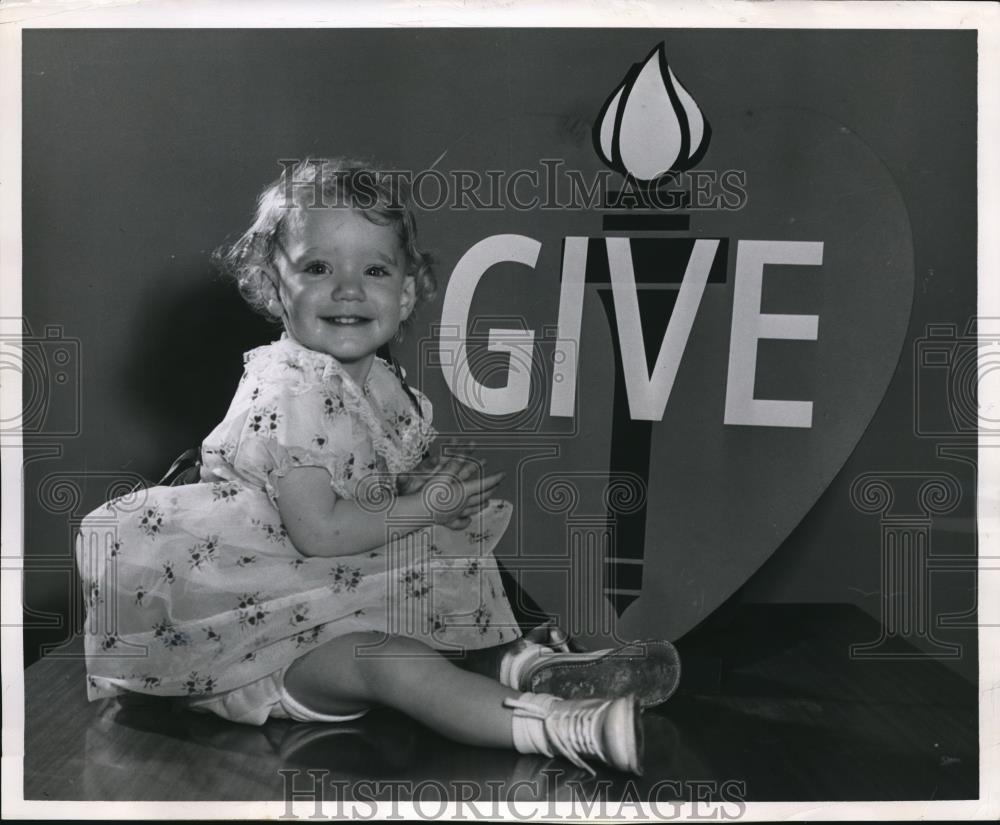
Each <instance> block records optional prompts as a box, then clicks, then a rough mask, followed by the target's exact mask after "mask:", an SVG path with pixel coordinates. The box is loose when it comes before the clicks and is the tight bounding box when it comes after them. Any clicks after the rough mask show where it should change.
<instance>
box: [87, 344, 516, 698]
mask: <svg viewBox="0 0 1000 825" xmlns="http://www.w3.org/2000/svg"><path fill="white" fill-rule="evenodd" d="M244 360H245V370H244V374H243V377H242V379H241V381H240V386H239V388H238V390H237V392H236V395H235V397H234V398H233V401H232V404H231V405H230V408H229V411H228V413H227V414H226V417H225V419H224V420H223V421H222V422H221V423H220V424H219V425H218V426H217V427H216V428H215V429H214V430H213V432H212V433H211V434H210V435H209V436H208V438H207V439H206V440H205V441H204V443H203V444H202V471H201V482H200V483H197V484H187V485H180V486H176V487H152V488H149V489H145V490H140V491H137V492H135V493H130V494H129V495H127V496H124V497H121V498H118V499H115V500H113V501H111V502H109V503H108V504H106V505H104V506H102V507H100V508H98V509H97V510H95V511H94V512H92V513H90V514H89V515H88V516H87V517H86V518H85V519H84V521H83V523H82V526H81V531H80V535H79V537H78V539H77V548H76V553H77V562H78V565H79V568H80V572H81V576H82V579H83V587H84V596H85V601H86V607H87V624H86V634H85V638H86V653H87V673H88V675H87V685H88V697H89V698H90V699H91V700H94V699H99V698H102V697H107V696H113V695H115V694H118V693H122V692H124V691H138V692H142V693H151V694H159V695H166V696H209V695H212V694H216V693H221V692H224V691H229V690H233V689H236V688H239V687H242V686H245V685H248V684H250V683H252V682H255V681H256V680H259V679H261V678H264V677H267V676H269V675H270V674H274V673H276V672H277V671H279V670H281V669H283V668H285V667H287V666H288V665H289V664H291V663H292V662H293V661H295V660H296V659H297V658H299V657H300V656H303V655H304V654H306V653H308V652H309V651H310V650H312V649H314V648H315V647H316V646H317V645H320V644H322V643H323V642H325V641H328V640H330V639H332V638H335V637H337V636H340V635H343V634H346V633H351V632H356V631H362V630H374V631H380V632H388V633H392V634H396V635H404V636H411V637H415V638H419V639H421V640H423V641H425V642H426V643H428V644H430V645H431V646H433V647H435V648H438V649H441V650H461V649H463V648H464V649H474V648H482V647H488V646H492V645H497V644H502V643H504V642H508V641H511V640H512V639H515V638H517V637H518V636H519V635H520V631H519V630H518V628H517V623H516V621H515V619H514V616H513V614H512V612H511V609H510V605H509V603H508V601H507V597H506V595H505V593H504V590H503V586H502V584H501V582H500V578H499V574H498V571H497V568H496V563H495V560H494V558H493V555H492V551H493V548H494V546H495V545H496V543H497V541H498V540H499V538H500V536H501V535H502V534H503V532H504V530H505V529H506V527H507V524H508V522H509V521H510V516H511V509H510V505H509V504H508V503H507V502H504V501H500V500H491V501H490V502H489V504H488V506H487V507H486V509H485V510H483V511H482V513H481V514H479V515H478V516H476V517H475V518H473V521H472V524H470V525H469V527H468V528H466V529H464V530H450V529H448V528H446V527H441V526H433V527H422V528H420V529H418V530H416V531H412V530H411V528H408V527H407V526H406V525H405V524H394V523H393V520H392V515H391V511H389V510H388V509H387V505H388V503H389V502H390V500H391V495H390V494H391V492H392V489H393V488H394V486H395V484H396V480H397V476H398V475H399V474H400V473H403V472H406V471H409V470H412V469H413V468H414V467H416V465H417V464H418V463H419V462H420V461H421V459H422V457H423V455H424V454H425V452H426V450H427V448H428V446H429V444H430V442H431V441H432V439H433V438H434V436H435V432H434V430H433V428H432V427H431V425H430V419H431V406H430V402H429V401H428V400H427V398H426V397H425V396H423V395H422V394H421V393H419V392H417V391H416V390H414V393H415V397H416V398H417V399H418V401H419V403H420V406H421V412H422V413H423V415H420V414H418V413H417V411H416V409H415V408H414V405H413V401H412V400H411V399H410V397H409V396H408V395H407V394H406V393H405V391H404V389H403V387H402V385H401V384H400V382H399V380H398V379H397V378H396V376H395V375H394V373H393V372H392V370H391V369H390V368H389V366H388V365H387V364H386V363H385V362H384V361H382V360H381V359H376V360H375V362H374V363H373V365H372V368H371V371H370V373H369V376H368V378H367V380H366V382H365V385H364V386H363V387H360V386H358V385H357V383H356V382H355V381H354V380H353V379H352V378H351V377H350V376H349V375H348V374H347V373H346V372H344V370H343V368H342V367H341V365H340V364H339V363H338V362H337V361H336V359H334V358H333V357H332V356H329V355H326V354H324V353H319V352H315V351H313V350H309V349H306V348H305V347H303V346H301V345H300V344H298V343H296V342H295V341H293V340H292V339H290V338H288V337H287V336H285V337H282V339H281V340H279V341H276V342H274V343H273V344H270V345H267V346H263V347H259V348H257V349H255V350H252V351H250V352H248V353H247V354H246V355H245V356H244ZM295 467H322V468H325V469H326V470H327V471H328V472H329V474H330V479H331V484H332V486H333V489H334V491H335V492H336V493H337V495H338V496H341V497H343V498H345V499H353V500H356V501H358V502H359V504H361V505H362V506H364V507H370V508H372V509H375V510H380V511H381V512H383V513H384V514H385V518H386V530H387V533H386V539H387V540H386V543H385V545H384V546H382V547H378V548H375V549H373V550H370V551H366V552H364V553H359V554H356V555H350V556H345V555H334V556H330V557H325V556H324V557H319V556H312V557H308V556H304V555H302V554H301V553H299V552H298V551H297V550H296V548H295V547H294V546H293V545H292V543H291V541H290V540H289V537H288V534H287V532H286V531H285V528H284V526H283V525H282V523H281V519H280V516H279V513H278V509H277V504H276V496H277V491H276V488H275V480H276V479H277V478H278V477H280V476H282V475H284V474H286V473H287V472H289V471H290V470H291V469H293V468H295ZM407 530H411V531H410V532H407ZM331 549H335V548H331Z"/></svg>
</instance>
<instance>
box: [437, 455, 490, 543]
mask: <svg viewBox="0 0 1000 825" xmlns="http://www.w3.org/2000/svg"><path fill="white" fill-rule="evenodd" d="M503 478H504V474H503V473H494V474H493V475H489V476H485V477H480V476H479V466H478V465H477V464H476V463H475V462H472V461H469V460H465V459H451V460H449V461H447V462H445V463H444V464H443V465H441V467H440V468H439V469H438V471H437V472H436V473H435V474H434V475H433V476H431V477H430V478H429V479H427V481H426V482H425V483H424V484H423V485H422V488H421V493H422V498H423V503H424V507H425V508H426V509H427V511H428V514H429V515H430V517H431V519H432V520H433V521H434V523H435V524H440V525H443V526H445V527H448V528H449V529H452V530H460V529H462V528H464V527H467V526H468V525H469V523H470V520H471V518H472V516H474V515H475V514H476V513H478V512H479V511H480V510H482V509H483V508H484V507H485V506H486V501H487V500H488V499H489V497H490V494H491V493H492V492H493V490H494V489H495V488H496V486H497V485H498V484H499V483H500V482H501V481H502V480H503Z"/></svg>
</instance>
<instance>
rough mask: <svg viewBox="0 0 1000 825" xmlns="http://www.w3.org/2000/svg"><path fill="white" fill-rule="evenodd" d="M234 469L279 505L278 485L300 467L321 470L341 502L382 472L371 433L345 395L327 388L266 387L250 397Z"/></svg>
mask: <svg viewBox="0 0 1000 825" xmlns="http://www.w3.org/2000/svg"><path fill="white" fill-rule="evenodd" d="M249 402H250V403H249V407H248V410H247V413H246V419H245V421H244V423H243V427H242V431H241V433H240V436H239V440H238V444H237V447H236V453H235V455H234V457H233V466H234V468H235V469H236V470H237V472H239V473H240V474H241V475H243V476H248V477H250V478H252V479H254V480H255V481H257V482H258V483H259V484H260V485H261V486H262V487H263V488H264V490H265V491H266V492H267V494H268V496H270V498H271V500H272V502H275V504H277V496H278V493H277V489H276V487H275V482H276V481H277V479H278V478H280V477H282V476H284V475H287V474H288V472H289V471H291V470H293V469H295V468H297V467H322V468H323V469H325V470H326V471H327V472H329V474H330V484H331V485H332V486H333V489H334V491H335V492H336V493H337V495H339V496H341V497H342V498H349V499H353V498H355V493H356V488H357V484H358V480H359V479H360V478H362V477H364V476H365V475H368V474H370V473H372V472H375V471H377V470H378V469H379V467H378V460H377V456H376V453H375V450H374V447H373V444H372V439H371V433H370V430H369V427H368V426H367V424H366V423H365V421H364V420H363V419H362V418H361V417H360V416H359V415H357V413H356V412H354V411H353V410H352V409H351V406H349V404H348V399H346V398H345V389H344V387H343V386H342V384H341V383H340V382H339V381H337V380H336V379H334V380H333V381H330V382H329V383H327V384H316V383H309V384H303V383H298V384H296V383H295V382H289V381H281V380H277V381H263V382H261V383H259V384H258V385H257V386H256V387H255V388H254V389H253V390H252V391H251V394H250V398H249Z"/></svg>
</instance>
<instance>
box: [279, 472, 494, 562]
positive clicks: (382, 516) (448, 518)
mask: <svg viewBox="0 0 1000 825" xmlns="http://www.w3.org/2000/svg"><path fill="white" fill-rule="evenodd" d="M502 478H503V473H496V474H495V475H492V476H487V477H486V478H483V479H472V480H462V479H459V478H457V477H456V476H454V475H452V476H449V477H446V478H445V477H441V478H440V479H439V480H441V481H443V482H444V483H446V484H448V485H450V487H451V491H450V494H448V495H436V496H424V495H423V493H422V492H419V493H414V494H412V495H401V496H397V497H396V499H395V501H394V502H393V504H392V506H391V508H390V509H389V510H388V512H387V511H376V512H371V511H370V510H367V509H365V508H363V507H359V506H358V504H357V503H356V502H354V501H350V500H348V499H343V498H340V497H339V496H338V495H337V494H336V493H335V492H334V490H333V487H331V486H330V475H329V473H328V472H327V471H326V470H324V469H323V468H321V467H298V468H296V469H294V470H291V471H290V472H289V473H288V474H287V475H285V476H282V477H281V478H279V479H278V480H277V482H276V487H277V491H278V512H279V513H280V514H281V521H282V523H283V524H284V525H285V529H286V530H287V531H288V537H289V538H290V539H291V540H292V544H294V545H295V547H296V549H297V550H298V551H299V552H300V553H302V555H304V556H352V555H354V554H356V553H363V552H364V551H366V550H371V549H372V548H374V547H381V546H382V545H384V544H386V542H387V540H388V531H387V529H386V516H387V515H391V516H392V519H393V525H392V531H393V533H395V534H397V535H398V534H399V533H400V532H401V530H402V532H413V531H414V530H417V529H419V528H420V527H425V526H427V525H430V524H447V523H448V522H452V521H454V520H455V519H456V517H459V518H460V517H462V516H464V515H471V514H472V513H475V512H477V511H478V510H480V509H482V506H483V504H484V503H485V501H486V499H487V498H488V497H489V494H490V492H491V491H492V490H493V488H494V487H496V485H497V484H499V483H500V480H501V479H502ZM435 502H442V504H441V505H440V506H435ZM445 502H446V505H447V507H446V509H445V505H444V504H443V503H445Z"/></svg>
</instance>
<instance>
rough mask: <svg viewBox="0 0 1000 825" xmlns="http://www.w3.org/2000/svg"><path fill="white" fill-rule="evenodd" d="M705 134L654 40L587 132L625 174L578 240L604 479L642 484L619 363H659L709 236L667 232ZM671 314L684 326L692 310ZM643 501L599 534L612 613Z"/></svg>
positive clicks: (722, 265) (642, 537) (682, 222)
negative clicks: (623, 328) (606, 345)
mask: <svg viewBox="0 0 1000 825" xmlns="http://www.w3.org/2000/svg"><path fill="white" fill-rule="evenodd" d="M710 138H711V129H710V127H709V124H708V122H707V120H706V119H705V117H704V115H703V114H702V112H701V109H700V108H699V107H698V104H697V103H696V102H695V100H694V98H693V97H692V96H691V94H690V93H689V92H688V91H687V90H686V89H685V88H684V87H683V86H682V85H681V83H680V82H679V81H678V79H677V77H676V76H675V75H674V72H673V70H672V69H671V68H670V66H669V65H668V64H667V58H666V53H665V47H664V44H663V43H661V44H659V45H658V46H657V47H656V48H654V49H653V50H652V51H651V52H650V54H649V56H648V57H647V58H646V59H645V60H644V61H643V62H642V63H637V64H634V65H633V66H632V67H631V69H629V71H628V72H627V74H626V75H625V78H624V80H623V81H622V82H621V84H620V85H619V86H618V87H617V88H616V89H615V91H614V92H613V93H612V94H611V95H610V96H609V97H608V99H607V101H606V102H605V103H604V106H603V107H602V109H601V112H600V115H599V117H598V119H597V123H596V124H595V126H594V129H593V140H594V146H595V148H596V150H597V154H598V156H599V157H600V158H601V159H602V160H603V161H604V163H606V164H607V165H608V166H610V167H611V168H612V169H614V170H616V171H618V172H620V173H621V174H622V175H623V176H624V177H625V184H624V186H623V188H622V190H621V191H620V192H608V193H607V195H606V200H605V203H604V207H605V212H604V215H603V221H602V229H603V237H597V238H595V237H591V238H588V239H587V259H586V260H587V263H586V276H585V277H586V282H587V283H588V284H590V285H592V287H593V288H594V289H595V290H596V291H597V293H598V296H599V297H600V299H601V304H602V306H603V308H604V311H605V313H606V315H607V319H608V323H609V325H610V329H611V336H612V341H613V345H614V350H615V352H614V356H615V364H616V368H615V389H614V403H613V422H612V435H611V458H610V462H609V476H610V478H612V479H614V478H616V477H632V478H634V477H636V476H638V477H639V478H641V479H643V481H644V482H645V483H646V486H647V488H648V481H649V469H650V445H651V442H652V425H653V422H652V420H641V418H640V419H639V420H636V418H635V417H634V415H633V413H634V410H633V409H631V405H630V403H629V398H628V386H627V376H626V375H625V367H624V365H626V364H629V363H636V361H638V362H639V363H643V364H646V365H647V370H648V364H650V363H653V364H656V368H658V367H659V366H660V362H659V356H660V355H661V353H660V352H659V351H658V350H659V342H661V341H663V342H664V344H663V347H664V349H666V348H667V347H668V345H669V341H665V338H664V335H665V332H667V331H668V325H670V323H671V317H672V316H673V315H674V314H675V313H674V310H675V307H676V306H677V305H678V296H679V294H680V293H681V285H682V281H683V279H684V275H685V272H686V269H687V266H688V262H689V261H690V260H691V258H692V254H693V253H694V252H695V250H696V246H695V244H696V242H702V243H703V242H704V241H705V240H709V239H704V238H701V239H699V238H695V237H690V236H688V237H684V236H678V235H676V234H668V233H678V232H687V231H688V230H689V228H690V216H689V215H687V214H681V213H679V212H678V209H684V208H687V207H688V206H689V205H690V201H691V192H690V184H689V176H685V175H683V174H681V173H683V172H684V171H685V170H687V169H690V168H691V167H692V166H694V165H695V164H696V163H698V161H700V160H701V158H702V157H703V156H704V154H705V152H706V151H707V149H708V144H709V140H710ZM623 238H624V243H625V244H626V245H627V250H628V252H627V256H628V257H630V258H631V267H630V268H631V270H632V273H633V275H634V280H635V289H636V295H635V300H636V301H637V302H638V314H639V319H640V326H641V332H642V336H641V341H642V345H641V346H640V347H638V349H639V350H643V351H641V352H634V351H629V350H630V349H635V347H634V346H632V347H630V346H628V342H625V343H623V340H622V336H621V335H620V332H619V321H618V314H619V313H620V310H621V308H620V307H616V296H615V290H614V288H613V285H612V281H614V280H615V278H613V277H612V270H613V268H614V267H616V266H618V267H621V266H622V265H623V264H622V260H621V253H620V250H621V246H620V244H621V243H622V239H623ZM714 240H715V241H717V242H718V246H717V247H716V248H715V249H714V258H713V260H712V263H711V267H710V269H709V272H708V278H707V282H708V283H724V282H725V279H726V261H727V258H728V242H727V239H724V238H719V239H714ZM613 249H614V250H616V251H615V252H613ZM700 249H701V248H699V250H700ZM618 280H619V281H620V280H621V277H620V274H619V278H618ZM677 314H678V315H681V314H684V313H681V312H678V313H677ZM678 320H679V321H680V323H688V324H689V323H690V322H691V321H692V320H693V312H692V314H690V316H689V317H687V318H685V319H684V320H683V321H681V320H680V319H678ZM635 340H636V339H634V338H633V339H632V341H633V342H634V341H635ZM682 340H686V336H684V337H683V338H682ZM679 349H680V350H681V351H677V352H673V353H668V356H669V357H668V360H669V358H673V359H674V361H673V363H674V364H675V365H676V363H677V362H678V361H679V359H680V356H681V354H682V350H683V344H681V345H680V348H679ZM654 370H655V368H654ZM644 377H645V378H648V377H649V373H648V372H647V374H646V376H644ZM647 506H648V497H647V496H643V502H642V505H641V506H640V507H636V508H630V509H627V510H621V511H617V510H615V509H613V508H612V507H611V506H610V505H609V507H608V510H607V520H608V533H609V535H613V536H614V542H613V545H612V546H611V547H610V548H609V552H608V555H607V556H606V557H605V560H604V584H603V593H604V596H605V598H606V599H607V600H608V601H609V602H610V603H611V605H612V607H613V608H614V610H615V613H616V614H617V615H618V616H619V617H621V615H622V613H623V612H624V611H625V609H626V608H627V607H628V606H629V605H630V604H632V602H634V601H635V599H637V598H638V597H639V596H640V595H641V593H642V577H643V565H644V560H645V545H646V515H647Z"/></svg>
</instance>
